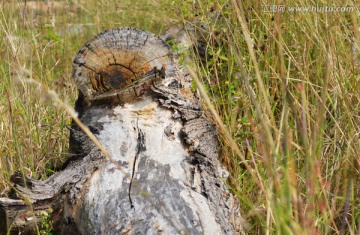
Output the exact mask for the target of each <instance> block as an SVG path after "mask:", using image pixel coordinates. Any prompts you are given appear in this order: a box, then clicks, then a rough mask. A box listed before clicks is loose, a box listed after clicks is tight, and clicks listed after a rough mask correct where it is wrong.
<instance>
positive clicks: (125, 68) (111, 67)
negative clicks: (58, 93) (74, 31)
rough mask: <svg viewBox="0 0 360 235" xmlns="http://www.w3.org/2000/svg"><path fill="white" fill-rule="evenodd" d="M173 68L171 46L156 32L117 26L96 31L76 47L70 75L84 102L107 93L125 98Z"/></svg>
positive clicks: (128, 99)
mask: <svg viewBox="0 0 360 235" xmlns="http://www.w3.org/2000/svg"><path fill="white" fill-rule="evenodd" d="M173 68H174V61H173V56H172V51H171V48H170V47H169V46H168V45H167V44H166V43H165V42H164V41H163V40H161V39H160V38H159V37H158V36H156V35H154V34H151V33H148V32H145V31H142V30H139V29H134V28H118V29H110V30H106V31H104V32H102V33H100V34H99V35H97V36H96V37H95V38H94V39H93V40H91V41H89V42H88V43H86V44H85V46H84V47H83V48H81V49H80V51H79V53H78V54H77V56H76V58H75V60H74V64H73V74H72V75H73V78H74V80H75V82H76V84H77V86H78V88H79V90H80V92H81V93H82V94H83V95H84V97H85V100H86V101H87V102H90V103H91V102H92V101H94V100H100V99H105V98H107V99H108V98H110V97H116V98H117V99H119V101H120V102H129V101H130V100H131V99H134V98H136V97H137V96H138V95H139V94H140V93H142V92H144V91H145V90H147V89H148V88H149V87H150V86H149V84H150V83H151V82H153V81H155V80H159V79H160V78H161V77H163V76H165V75H169V74H171V73H172V71H173ZM160 71H161V73H160ZM159 74H162V75H163V76H158V75H159ZM144 84H145V85H144Z"/></svg>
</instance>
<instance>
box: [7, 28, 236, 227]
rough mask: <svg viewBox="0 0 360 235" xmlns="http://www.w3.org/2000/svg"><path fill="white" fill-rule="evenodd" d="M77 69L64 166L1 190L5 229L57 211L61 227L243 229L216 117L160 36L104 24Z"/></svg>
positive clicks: (77, 60)
mask: <svg viewBox="0 0 360 235" xmlns="http://www.w3.org/2000/svg"><path fill="white" fill-rule="evenodd" d="M73 77H74V79H75V82H76V84H77V86H78V88H79V97H78V100H77V102H76V105H75V109H76V111H77V112H78V114H79V118H80V120H81V121H82V122H83V123H84V124H85V125H86V126H87V127H88V128H89V129H90V130H91V132H92V133H93V134H94V135H95V136H96V137H97V139H98V140H99V141H100V142H101V144H102V145H103V146H104V147H105V148H106V149H107V151H108V152H109V157H110V158H106V157H104V155H103V154H102V152H101V151H100V150H99V149H98V148H97V147H96V146H95V145H94V144H93V142H92V141H91V140H90V139H89V137H88V136H87V135H86V134H85V133H84V132H83V131H82V130H81V129H80V128H79V127H78V126H76V125H75V124H74V125H73V126H72V128H71V137H70V152H71V153H72V154H74V156H73V157H72V158H71V159H69V161H68V162H67V164H66V166H65V167H64V169H63V170H62V171H60V172H57V173H56V174H55V175H53V176H51V177H50V178H48V179H47V180H44V181H36V180H33V179H30V178H27V177H23V176H22V175H21V174H15V175H14V176H13V177H12V178H11V182H12V184H13V190H12V192H11V193H10V194H9V197H8V198H0V234H2V233H5V232H7V231H11V233H12V234H17V233H19V232H21V234H33V233H36V232H35V231H36V224H38V223H39V217H40V214H41V213H42V212H47V213H48V212H49V210H50V209H51V211H52V213H51V218H52V221H53V228H54V233H56V234H63V233H64V234H65V233H66V234H235V233H238V232H239V231H240V230H239V227H238V226H239V223H238V221H239V220H238V219H239V218H240V214H239V211H237V210H235V208H236V206H235V205H234V201H235V200H234V198H233V196H232V195H231V193H229V191H228V189H227V187H226V185H225V181H226V177H227V172H226V171H225V170H224V169H223V168H222V167H221V166H220V164H219V161H218V154H217V150H218V142H217V138H216V129H215V126H214V125H213V124H212V123H211V122H209V120H208V119H207V118H206V116H205V114H204V112H203V110H202V108H201V106H200V105H199V103H198V101H197V100H196V98H194V96H193V95H192V93H191V92H190V81H189V80H190V78H189V76H188V75H187V74H186V72H185V71H184V69H180V68H178V65H177V63H176V59H174V58H173V55H172V51H171V49H170V48H169V47H168V46H167V44H166V43H165V42H163V41H162V40H161V39H159V38H158V37H157V36H155V35H153V34H151V33H147V32H144V31H142V30H138V29H133V28H123V29H111V30H107V31H105V32H103V33H100V34H99V35H98V36H96V37H95V38H94V39H93V40H92V41H90V42H88V43H86V44H85V46H84V47H83V48H82V49H80V51H79V53H78V55H77V56H76V58H75V60H74V66H73Z"/></svg>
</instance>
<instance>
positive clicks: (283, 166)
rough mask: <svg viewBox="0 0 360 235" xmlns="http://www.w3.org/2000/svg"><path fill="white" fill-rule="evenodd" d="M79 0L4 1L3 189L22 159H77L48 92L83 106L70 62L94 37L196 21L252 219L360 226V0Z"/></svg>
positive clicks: (262, 228) (35, 165) (0, 40)
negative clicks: (52, 1)
mask: <svg viewBox="0 0 360 235" xmlns="http://www.w3.org/2000/svg"><path fill="white" fill-rule="evenodd" d="M67 2H68V3H67V4H65V3H64V2H63V1H58V2H57V5H54V6H53V7H52V8H50V9H49V8H48V7H44V9H37V10H35V11H34V12H32V10H31V7H32V6H31V5H30V3H31V1H30V2H29V1H27V4H28V5H27V8H26V14H24V8H23V6H19V3H18V2H17V1H9V2H8V1H4V2H2V3H0V4H1V5H0V6H1V9H0V13H1V15H0V55H1V58H3V59H2V60H1V61H0V76H1V78H2V80H1V81H2V82H1V84H0V91H1V94H2V96H1V98H0V130H1V131H0V153H1V159H0V168H1V172H0V192H1V191H3V190H4V189H6V188H7V187H8V186H7V183H6V182H7V180H8V179H9V177H10V176H11V174H13V173H14V172H15V171H16V170H21V171H23V172H24V173H26V174H29V175H32V176H33V177H34V178H38V179H41V178H45V177H47V176H48V175H50V174H52V173H53V169H56V167H58V166H59V165H61V163H62V162H63V161H64V160H65V159H66V157H67V144H68V131H67V129H66V125H68V124H69V123H70V118H69V115H68V114H67V113H66V112H65V110H64V109H62V108H61V107H60V106H59V105H58V104H57V102H56V101H54V100H53V98H52V97H51V96H50V95H48V94H47V92H46V91H47V89H51V90H54V91H55V92H56V93H57V94H58V96H59V99H61V100H63V101H65V102H66V103H68V104H70V106H72V105H73V103H74V100H75V98H76V87H75V85H74V83H73V81H72V79H71V65H72V60H73V58H74V56H75V54H76V53H77V51H78V50H79V48H80V47H81V46H82V45H83V44H84V43H85V42H86V41H88V40H90V39H91V38H92V37H93V36H94V35H96V34H97V33H98V32H100V31H102V30H104V29H107V28H113V27H124V26H133V27H138V28H142V29H145V30H149V31H151V32H154V33H160V32H162V31H163V30H164V29H166V28H167V26H169V25H172V24H178V23H184V24H185V25H187V28H188V29H189V35H190V37H194V38H195V39H196V40H200V41H202V44H203V46H202V48H205V47H206V49H207V50H206V53H205V54H204V53H203V51H198V50H196V47H195V50H194V51H193V52H192V53H190V54H191V55H190V57H191V61H192V62H187V65H188V66H189V68H190V70H191V72H192V73H193V76H194V79H195V80H197V78H198V81H197V84H196V86H197V87H198V88H199V90H200V94H201V95H202V97H203V102H204V107H205V109H206V110H207V111H208V113H209V116H211V117H213V118H214V121H215V122H216V123H217V125H218V129H219V132H220V133H221V139H222V148H221V158H222V161H223V163H224V164H225V165H226V166H227V168H228V170H229V172H230V173H231V177H230V179H229V187H230V189H231V190H232V191H233V193H234V194H236V195H237V196H238V198H239V201H240V204H241V212H242V216H243V226H244V228H245V230H246V231H247V232H248V233H249V234H359V233H360V172H359V171H360V170H359V169H360V157H359V151H358V150H359V149H360V141H359V139H360V136H359V135H360V92H359V91H360V49H359V48H360V45H359V43H360V33H359V27H360V17H359V15H360V12H359V11H360V8H359V7H358V8H356V7H355V6H354V11H353V12H328V13H319V12H307V13H301V12H297V13H294V12H289V11H285V12H277V13H271V12H264V11H263V6H264V5H268V6H269V5H272V4H275V2H267V3H264V4H263V3H258V2H257V1H246V2H245V1H244V2H242V3H241V4H242V5H241V6H240V5H239V3H237V2H239V1H235V0H228V1H225V0H210V1H205V0H199V1H195V4H194V2H193V1H179V0H176V1H169V2H167V1H166V2H165V1H163V2H158V1H155V0H154V1H136V3H131V1H128V2H123V1H121V2H119V3H118V4H115V5H114V4H111V3H108V2H109V1H93V0H90V1H67ZM37 3H39V4H42V5H44V4H45V3H44V2H42V1H37ZM61 4H62V5H61ZM169 4H170V5H171V6H169ZM317 4H318V5H319V6H332V5H333V4H332V2H331V1H317ZM351 4H353V3H351V2H346V1H343V2H341V1H339V2H337V3H336V6H352V5H351ZM314 5H316V3H315V2H313V1H310V0H307V1H303V0H290V1H288V2H287V3H286V6H287V7H289V6H314ZM129 9H131V10H129ZM169 19H171V20H169ZM356 46H357V49H356ZM199 54H201V56H200V55H199ZM33 80H35V81H36V82H38V83H41V84H42V85H41V86H39V85H37V84H38V83H34V82H31V81H33ZM202 88H204V90H202Z"/></svg>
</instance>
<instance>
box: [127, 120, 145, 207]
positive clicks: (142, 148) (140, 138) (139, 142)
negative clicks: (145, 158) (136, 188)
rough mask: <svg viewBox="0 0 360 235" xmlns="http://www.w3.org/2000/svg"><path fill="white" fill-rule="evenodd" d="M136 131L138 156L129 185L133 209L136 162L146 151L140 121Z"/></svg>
mask: <svg viewBox="0 0 360 235" xmlns="http://www.w3.org/2000/svg"><path fill="white" fill-rule="evenodd" d="M135 129H136V130H137V132H138V136H137V145H136V154H135V157H134V164H133V169H132V174H131V179H130V184H129V201H130V205H131V208H134V204H133V201H132V199H131V187H132V183H133V181H134V175H135V171H136V162H137V160H138V159H139V158H140V157H141V154H142V153H143V152H145V151H146V145H145V135H144V133H143V132H142V130H141V129H140V128H139V119H138V120H137V121H136V128H135Z"/></svg>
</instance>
